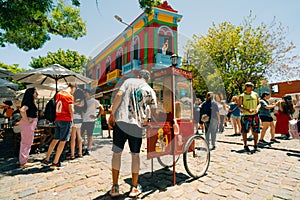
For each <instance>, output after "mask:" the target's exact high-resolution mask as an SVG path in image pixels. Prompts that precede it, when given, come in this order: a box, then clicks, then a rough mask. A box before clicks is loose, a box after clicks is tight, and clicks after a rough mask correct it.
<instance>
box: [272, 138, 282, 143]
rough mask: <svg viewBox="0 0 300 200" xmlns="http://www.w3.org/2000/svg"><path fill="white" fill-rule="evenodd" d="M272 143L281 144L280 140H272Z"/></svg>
mask: <svg viewBox="0 0 300 200" xmlns="http://www.w3.org/2000/svg"><path fill="white" fill-rule="evenodd" d="M270 142H272V143H280V142H279V141H278V140H276V139H271V140H270Z"/></svg>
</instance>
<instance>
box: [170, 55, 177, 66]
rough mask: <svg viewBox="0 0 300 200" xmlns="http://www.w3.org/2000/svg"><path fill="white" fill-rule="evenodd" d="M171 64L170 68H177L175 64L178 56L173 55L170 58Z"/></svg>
mask: <svg viewBox="0 0 300 200" xmlns="http://www.w3.org/2000/svg"><path fill="white" fill-rule="evenodd" d="M170 59H171V63H172V66H177V62H178V56H177V54H173V55H172V56H171V57H170Z"/></svg>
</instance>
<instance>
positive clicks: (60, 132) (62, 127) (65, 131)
mask: <svg viewBox="0 0 300 200" xmlns="http://www.w3.org/2000/svg"><path fill="white" fill-rule="evenodd" d="M71 125H72V122H69V121H55V133H54V139H55V140H59V141H69V139H70V135H71Z"/></svg>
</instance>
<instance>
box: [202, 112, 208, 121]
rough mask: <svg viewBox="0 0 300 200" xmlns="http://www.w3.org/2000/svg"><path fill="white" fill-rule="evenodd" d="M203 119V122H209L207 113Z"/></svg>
mask: <svg viewBox="0 0 300 200" xmlns="http://www.w3.org/2000/svg"><path fill="white" fill-rule="evenodd" d="M201 121H202V122H208V121H209V116H208V115H207V114H203V115H202V116H201Z"/></svg>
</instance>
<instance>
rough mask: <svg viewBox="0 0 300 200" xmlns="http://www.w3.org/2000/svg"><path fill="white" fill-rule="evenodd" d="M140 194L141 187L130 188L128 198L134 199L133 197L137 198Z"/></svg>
mask: <svg viewBox="0 0 300 200" xmlns="http://www.w3.org/2000/svg"><path fill="white" fill-rule="evenodd" d="M141 193H142V186H141V185H137V187H133V186H132V188H131V190H130V193H129V195H128V196H129V197H130V198H134V197H137V196H138V195H139V194H141Z"/></svg>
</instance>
